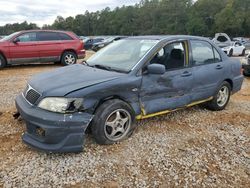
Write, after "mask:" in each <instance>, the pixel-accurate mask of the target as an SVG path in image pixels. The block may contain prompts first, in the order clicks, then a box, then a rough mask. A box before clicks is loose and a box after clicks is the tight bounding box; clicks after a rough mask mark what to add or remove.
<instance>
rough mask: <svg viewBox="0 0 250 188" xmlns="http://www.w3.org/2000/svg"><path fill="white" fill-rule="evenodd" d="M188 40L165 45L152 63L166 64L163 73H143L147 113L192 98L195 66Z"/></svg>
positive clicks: (142, 96) (180, 104) (143, 102)
mask: <svg viewBox="0 0 250 188" xmlns="http://www.w3.org/2000/svg"><path fill="white" fill-rule="evenodd" d="M188 62H189V54H188V42H187V41H180V42H173V43H170V44H167V45H166V46H164V47H163V48H162V49H161V50H160V51H159V52H158V53H157V54H156V56H155V57H154V58H153V59H152V60H151V61H150V64H153V63H158V64H162V65H164V66H165V68H166V72H165V73H164V74H162V75H157V74H148V73H147V72H144V73H143V76H142V84H141V90H140V102H141V108H142V112H143V115H149V114H153V113H156V112H161V111H165V110H172V109H176V108H180V107H183V106H185V105H187V104H188V103H189V102H190V99H191V96H190V91H191V89H192V82H193V74H192V68H190V67H189V65H188Z"/></svg>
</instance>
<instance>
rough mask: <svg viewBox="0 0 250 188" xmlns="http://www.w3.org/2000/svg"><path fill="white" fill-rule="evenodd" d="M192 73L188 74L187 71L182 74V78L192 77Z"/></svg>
mask: <svg viewBox="0 0 250 188" xmlns="http://www.w3.org/2000/svg"><path fill="white" fill-rule="evenodd" d="M191 75H192V73H191V72H188V71H185V72H183V73H182V74H181V76H182V77H188V76H191Z"/></svg>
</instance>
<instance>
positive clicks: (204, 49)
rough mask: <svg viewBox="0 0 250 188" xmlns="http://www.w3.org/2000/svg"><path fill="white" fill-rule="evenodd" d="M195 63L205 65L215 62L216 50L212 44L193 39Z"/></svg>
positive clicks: (192, 46)
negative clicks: (214, 50)
mask: <svg viewBox="0 0 250 188" xmlns="http://www.w3.org/2000/svg"><path fill="white" fill-rule="evenodd" d="M190 42H191V48H192V54H193V64H194V65H203V64H208V63H214V59H215V58H214V52H213V48H212V46H211V44H209V43H208V42H206V41H198V40H191V41H190Z"/></svg>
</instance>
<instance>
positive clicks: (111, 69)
mask: <svg viewBox="0 0 250 188" xmlns="http://www.w3.org/2000/svg"><path fill="white" fill-rule="evenodd" d="M89 66H90V67H94V68H98V69H104V70H108V71H115V72H120V73H128V72H127V71H124V70H120V69H117V68H114V67H110V66H107V65H100V64H96V65H89Z"/></svg>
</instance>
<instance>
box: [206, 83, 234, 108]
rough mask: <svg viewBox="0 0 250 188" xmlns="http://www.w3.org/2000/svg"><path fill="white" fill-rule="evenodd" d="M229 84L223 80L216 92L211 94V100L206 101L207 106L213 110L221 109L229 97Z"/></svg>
mask: <svg viewBox="0 0 250 188" xmlns="http://www.w3.org/2000/svg"><path fill="white" fill-rule="evenodd" d="M230 95H231V85H230V84H229V83H228V82H226V81H225V82H223V83H222V84H221V86H220V87H219V89H218V90H217V92H216V94H215V95H214V96H213V100H211V101H209V102H208V103H207V107H208V109H210V110H213V111H220V110H223V109H224V108H225V107H226V106H227V104H228V101H229V99H230Z"/></svg>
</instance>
